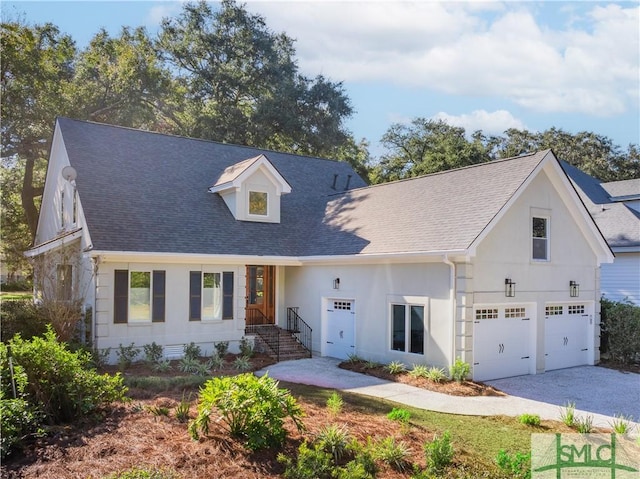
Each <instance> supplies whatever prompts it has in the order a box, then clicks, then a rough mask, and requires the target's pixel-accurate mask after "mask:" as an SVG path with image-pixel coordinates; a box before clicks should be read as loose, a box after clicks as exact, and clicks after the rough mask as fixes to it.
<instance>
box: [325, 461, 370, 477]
mask: <svg viewBox="0 0 640 479" xmlns="http://www.w3.org/2000/svg"><path fill="white" fill-rule="evenodd" d="M333 477H334V478H336V479H373V478H374V477H375V476H374V475H372V474H371V473H369V472H367V468H366V466H365V465H364V464H362V462H360V461H358V460H357V459H354V460H353V461H349V462H348V463H347V464H345V466H344V467H339V468H337V469H335V470H334V471H333Z"/></svg>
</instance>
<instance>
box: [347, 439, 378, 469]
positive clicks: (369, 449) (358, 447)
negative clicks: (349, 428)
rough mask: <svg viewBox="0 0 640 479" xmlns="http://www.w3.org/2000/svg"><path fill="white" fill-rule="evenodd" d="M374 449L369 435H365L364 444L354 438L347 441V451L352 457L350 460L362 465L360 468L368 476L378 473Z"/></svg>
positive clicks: (374, 446)
mask: <svg viewBox="0 0 640 479" xmlns="http://www.w3.org/2000/svg"><path fill="white" fill-rule="evenodd" d="M375 449H376V445H375V444H374V443H373V442H372V441H371V438H370V437H367V443H366V444H364V445H363V444H361V443H359V442H358V441H357V440H356V439H352V440H351V442H350V443H349V452H350V454H351V456H352V457H353V458H354V459H353V460H352V461H351V462H355V463H357V464H360V465H362V468H363V469H364V470H365V472H366V473H367V474H368V475H369V477H375V476H376V474H377V473H378V465H377V464H376V457H375ZM365 477H367V476H365Z"/></svg>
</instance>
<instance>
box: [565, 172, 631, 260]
mask: <svg viewBox="0 0 640 479" xmlns="http://www.w3.org/2000/svg"><path fill="white" fill-rule="evenodd" d="M561 164H562V167H563V168H564V170H565V171H566V173H567V175H568V176H569V178H570V179H571V181H572V182H573V184H574V186H575V187H576V190H577V191H578V194H579V195H580V197H581V198H582V201H583V202H584V204H585V206H586V207H587V209H588V210H589V213H591V216H592V217H593V219H594V220H595V222H596V224H597V225H598V228H599V229H600V231H601V232H602V234H603V235H604V237H605V239H606V240H607V243H609V246H610V247H612V248H619V247H625V248H626V247H638V246H640V213H638V212H637V211H635V210H633V209H632V208H629V207H628V206H627V205H625V204H624V203H622V202H614V201H612V200H611V196H613V195H612V194H611V192H612V191H625V192H628V191H633V190H630V188H633V187H634V185H636V189H635V194H638V193H640V188H637V186H640V180H628V181H623V182H620V181H616V182H612V183H601V182H600V180H598V179H596V178H593V177H592V176H589V175H587V174H586V173H585V172H583V171H581V170H580V169H578V168H576V167H575V166H572V165H570V164H569V163H567V162H565V161H561ZM617 184H622V186H621V188H619V187H618V185H617ZM611 185H614V186H613V188H610V187H611ZM605 188H606V189H605ZM616 188H618V189H617V190H616ZM608 190H609V191H608ZM628 194H632V193H628ZM620 196H626V194H625V195H620Z"/></svg>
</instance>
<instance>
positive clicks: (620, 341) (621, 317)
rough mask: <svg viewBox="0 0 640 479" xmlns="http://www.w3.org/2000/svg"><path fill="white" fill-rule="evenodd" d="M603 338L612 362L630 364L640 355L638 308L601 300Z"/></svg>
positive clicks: (625, 302) (639, 318) (627, 304)
mask: <svg viewBox="0 0 640 479" xmlns="http://www.w3.org/2000/svg"><path fill="white" fill-rule="evenodd" d="M600 304H601V311H602V325H601V329H602V332H603V333H604V334H603V337H604V338H606V339H605V341H606V344H605V345H603V346H604V347H603V349H605V348H606V349H607V351H608V352H609V356H610V358H611V359H612V360H614V361H617V362H620V363H622V364H630V363H632V362H633V361H635V360H637V359H638V356H639V355H640V306H636V305H634V304H633V303H631V302H630V301H628V300H626V301H621V302H618V301H609V300H607V299H604V298H602V300H601V302H600Z"/></svg>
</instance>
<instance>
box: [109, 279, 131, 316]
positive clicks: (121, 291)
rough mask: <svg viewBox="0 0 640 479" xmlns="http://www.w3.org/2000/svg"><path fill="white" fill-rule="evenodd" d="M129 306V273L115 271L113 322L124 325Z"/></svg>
mask: <svg viewBox="0 0 640 479" xmlns="http://www.w3.org/2000/svg"><path fill="white" fill-rule="evenodd" d="M128 306H129V271H128V270H126V269H117V270H115V275H114V280H113V322H114V323H126V322H127V310H128Z"/></svg>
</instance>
